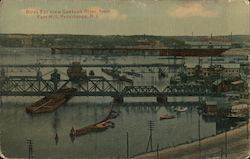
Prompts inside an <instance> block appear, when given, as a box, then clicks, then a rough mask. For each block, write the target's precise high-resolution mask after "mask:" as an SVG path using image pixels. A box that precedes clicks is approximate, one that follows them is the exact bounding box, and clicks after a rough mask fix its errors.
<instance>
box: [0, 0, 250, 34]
mask: <svg viewBox="0 0 250 159" xmlns="http://www.w3.org/2000/svg"><path fill="white" fill-rule="evenodd" d="M249 23H250V15H249V2H248V1H247V0H71V1H68V0H49V1H48V0H36V1H34V0H11V1H9V0H2V1H1V2H0V33H23V34H80V35H143V34H146V35H161V36H178V35H192V33H193V35H194V36H195V35H207V36H210V34H211V33H212V34H213V35H230V34H231V33H232V34H233V35H236V34H237V35H238V34H240V35H249V34H250V29H249Z"/></svg>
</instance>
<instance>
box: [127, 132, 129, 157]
mask: <svg viewBox="0 0 250 159" xmlns="http://www.w3.org/2000/svg"><path fill="white" fill-rule="evenodd" d="M127 158H129V140H128V132H127Z"/></svg>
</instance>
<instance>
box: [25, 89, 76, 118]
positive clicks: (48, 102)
mask: <svg viewBox="0 0 250 159" xmlns="http://www.w3.org/2000/svg"><path fill="white" fill-rule="evenodd" d="M75 91H76V89H75V88H63V89H59V90H58V91H57V92H55V93H54V94H52V95H50V96H46V97H43V98H42V99H40V100H38V101H37V102H35V103H33V104H32V105H31V106H29V107H26V112H27V113H31V114H33V113H46V112H53V111H54V110H56V109H57V108H59V107H60V106H62V105H63V104H65V103H66V102H67V101H68V100H69V99H70V98H72V96H73V94H74V92H75Z"/></svg>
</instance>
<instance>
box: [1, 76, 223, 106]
mask: <svg viewBox="0 0 250 159" xmlns="http://www.w3.org/2000/svg"><path fill="white" fill-rule="evenodd" d="M64 87H74V88H77V89H78V91H77V92H76V93H75V94H74V96H110V97H113V98H114V99H115V100H116V101H118V102H123V97H156V98H157V101H158V102H165V101H166V99H167V97H168V96H211V95H218V94H215V93H213V92H211V91H210V90H209V89H207V88H205V87H204V86H201V85H187V84H183V85H169V86H166V87H165V88H164V89H163V90H159V89H158V88H156V87H155V86H134V85H131V84H127V83H126V82H123V81H119V80H107V79H105V78H104V77H102V76H88V77H86V78H85V79H81V80H79V81H77V82H74V81H71V80H69V79H64V80H62V79H58V80H56V79H49V80H48V79H43V78H37V77H1V78H0V96H47V95H50V94H53V92H55V91H57V90H58V89H60V88H64Z"/></svg>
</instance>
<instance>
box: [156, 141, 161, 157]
mask: <svg viewBox="0 0 250 159" xmlns="http://www.w3.org/2000/svg"><path fill="white" fill-rule="evenodd" d="M156 151H157V159H160V155H159V144H157V149H156Z"/></svg>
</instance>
